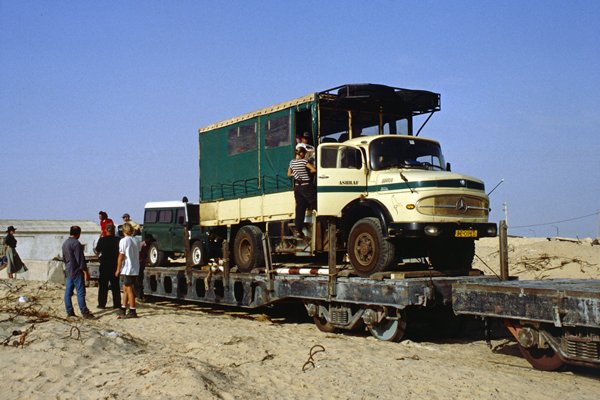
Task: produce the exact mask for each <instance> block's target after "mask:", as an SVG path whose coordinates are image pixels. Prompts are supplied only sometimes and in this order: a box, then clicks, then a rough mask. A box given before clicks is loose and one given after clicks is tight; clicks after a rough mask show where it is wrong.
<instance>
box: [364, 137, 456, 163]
mask: <svg viewBox="0 0 600 400" xmlns="http://www.w3.org/2000/svg"><path fill="white" fill-rule="evenodd" d="M369 158H370V164H371V169H372V170H374V171H380V170H386V169H392V168H413V169H425V170H445V169H446V163H445V162H444V156H443V155H442V149H441V148H440V145H439V144H438V143H435V142H431V141H428V140H420V139H417V138H413V137H409V138H407V137H398V136H393V135H389V136H384V137H381V138H379V139H376V140H373V141H372V142H371V144H370V146H369Z"/></svg>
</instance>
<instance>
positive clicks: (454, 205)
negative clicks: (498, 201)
mask: <svg viewBox="0 0 600 400" xmlns="http://www.w3.org/2000/svg"><path fill="white" fill-rule="evenodd" d="M417 210H418V211H419V212H420V213H421V214H425V215H435V216H442V217H443V216H458V217H473V218H477V217H487V215H488V213H489V202H488V201H487V200H485V199H482V198H480V197H474V196H461V195H441V196H431V197H425V198H423V199H421V200H419V201H418V202H417Z"/></svg>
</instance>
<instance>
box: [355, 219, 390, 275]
mask: <svg viewBox="0 0 600 400" xmlns="http://www.w3.org/2000/svg"><path fill="white" fill-rule="evenodd" d="M394 256H395V248H394V245H393V244H392V243H390V242H389V241H387V240H385V238H384V237H383V233H382V232H381V223H380V222H379V220H378V219H377V218H372V217H369V218H362V219H360V220H358V222H356V223H355V224H354V226H353V227H352V229H351V230H350V236H349V237H348V257H349V258H350V264H351V265H352V268H353V269H354V271H355V272H356V273H357V274H358V275H359V276H362V277H369V276H370V275H372V274H374V273H376V272H381V271H385V270H386V268H387V267H388V266H389V265H390V263H391V262H392V261H393V260H394Z"/></svg>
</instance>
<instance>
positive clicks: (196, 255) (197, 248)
mask: <svg viewBox="0 0 600 400" xmlns="http://www.w3.org/2000/svg"><path fill="white" fill-rule="evenodd" d="M191 256H192V265H201V264H202V263H203V262H204V253H202V243H201V242H194V244H192V250H191Z"/></svg>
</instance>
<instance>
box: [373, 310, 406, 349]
mask: <svg viewBox="0 0 600 400" xmlns="http://www.w3.org/2000/svg"><path fill="white" fill-rule="evenodd" d="M367 328H368V329H369V332H371V335H372V336H373V337H374V338H376V339H378V340H382V341H385V342H399V341H400V340H402V338H403V337H404V334H405V333H406V319H405V318H404V317H403V315H402V313H401V312H400V311H399V310H398V311H397V312H396V317H395V319H387V318H384V319H382V320H381V321H380V322H378V323H376V324H371V325H367Z"/></svg>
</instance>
